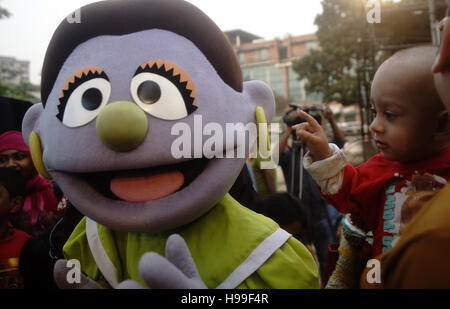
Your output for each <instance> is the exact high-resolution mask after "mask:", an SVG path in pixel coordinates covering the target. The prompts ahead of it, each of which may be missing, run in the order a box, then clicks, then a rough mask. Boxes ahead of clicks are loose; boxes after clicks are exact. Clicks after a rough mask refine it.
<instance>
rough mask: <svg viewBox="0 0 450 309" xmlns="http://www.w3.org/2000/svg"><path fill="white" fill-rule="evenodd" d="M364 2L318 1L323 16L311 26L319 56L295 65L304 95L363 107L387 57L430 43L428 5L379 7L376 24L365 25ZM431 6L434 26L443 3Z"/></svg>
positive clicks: (424, 0)
mask: <svg viewBox="0 0 450 309" xmlns="http://www.w3.org/2000/svg"><path fill="white" fill-rule="evenodd" d="M366 2H367V0H322V7H323V12H322V14H319V15H317V17H316V20H315V23H316V25H317V26H318V31H317V36H318V39H319V42H320V50H316V51H312V52H310V53H309V54H308V55H307V56H305V57H303V58H301V59H300V60H298V61H296V62H295V63H294V70H295V71H296V72H297V73H298V74H299V76H300V77H301V78H302V79H303V78H305V79H306V80H307V83H306V86H305V87H306V91H307V92H308V93H320V94H322V96H323V101H325V102H330V101H338V102H340V103H342V104H344V105H349V104H355V103H358V104H362V103H364V102H367V101H368V94H369V92H370V82H371V80H372V78H373V75H374V73H375V70H376V68H377V67H378V65H379V64H380V63H381V62H382V61H383V60H384V59H386V57H387V56H389V55H390V54H392V53H393V52H394V51H395V50H397V49H399V48H401V47H406V46H408V45H414V44H419V43H421V44H423V43H426V42H428V43H429V42H431V32H430V22H429V17H428V0H409V1H405V0H403V1H402V2H399V3H394V2H393V1H390V0H389V1H385V2H382V3H383V5H382V9H381V24H369V23H368V22H367V19H366V16H367V12H366V8H365V4H366ZM435 2H436V17H437V19H438V20H439V19H440V18H442V17H443V15H444V12H445V0H436V1H435ZM405 4H408V5H409V6H408V8H407V9H405ZM411 8H412V9H411ZM419 11H421V13H420V14H419V13H418V12H419ZM362 105H364V104H362Z"/></svg>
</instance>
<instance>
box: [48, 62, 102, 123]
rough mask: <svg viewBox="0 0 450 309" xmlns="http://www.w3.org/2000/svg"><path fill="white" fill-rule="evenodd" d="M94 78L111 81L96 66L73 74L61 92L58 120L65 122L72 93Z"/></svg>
mask: <svg viewBox="0 0 450 309" xmlns="http://www.w3.org/2000/svg"><path fill="white" fill-rule="evenodd" d="M94 78H103V79H106V80H107V81H109V78H108V76H107V75H106V73H105V71H103V69H101V68H100V67H96V66H90V67H85V68H82V69H80V70H78V71H76V72H74V73H72V75H71V76H70V77H69V78H68V79H67V80H66V82H65V83H64V86H63V88H62V90H61V94H60V97H59V104H57V105H58V111H59V112H58V114H57V115H56V118H58V119H59V120H60V121H61V122H62V121H63V118H64V111H65V109H66V104H67V101H68V100H69V98H70V95H71V94H72V92H73V91H74V90H75V89H77V88H78V86H80V85H81V84H83V83H85V82H87V81H89V80H91V79H94Z"/></svg>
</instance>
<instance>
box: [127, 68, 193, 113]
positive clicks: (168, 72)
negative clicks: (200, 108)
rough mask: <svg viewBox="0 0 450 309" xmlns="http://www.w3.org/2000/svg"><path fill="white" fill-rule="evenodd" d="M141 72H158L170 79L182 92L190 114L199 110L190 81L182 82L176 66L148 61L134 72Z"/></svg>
mask: <svg viewBox="0 0 450 309" xmlns="http://www.w3.org/2000/svg"><path fill="white" fill-rule="evenodd" d="M140 73H153V74H158V75H160V76H162V77H164V78H166V79H168V80H169V81H170V82H171V83H172V84H173V85H175V86H176V87H177V89H178V90H179V91H180V94H181V96H182V97H183V100H184V104H185V105H186V110H187V113H188V115H189V114H191V113H193V112H195V111H196V110H197V106H195V97H192V90H190V89H188V88H187V86H188V82H187V81H183V82H182V81H181V74H177V73H176V72H175V71H174V68H170V69H167V68H166V65H165V64H162V65H161V66H160V67H159V68H158V65H157V63H156V62H153V63H146V64H144V65H142V66H139V67H138V69H137V70H136V72H135V73H134V76H136V75H138V74H140ZM134 76H133V77H134Z"/></svg>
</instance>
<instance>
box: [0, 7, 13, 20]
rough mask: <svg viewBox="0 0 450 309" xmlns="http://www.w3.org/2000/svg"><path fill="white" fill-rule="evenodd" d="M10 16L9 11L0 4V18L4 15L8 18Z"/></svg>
mask: <svg viewBox="0 0 450 309" xmlns="http://www.w3.org/2000/svg"><path fill="white" fill-rule="evenodd" d="M10 16H11V13H10V12H9V11H8V10H7V9H5V8H3V7H1V6H0V19H2V18H5V17H6V18H8V17H10Z"/></svg>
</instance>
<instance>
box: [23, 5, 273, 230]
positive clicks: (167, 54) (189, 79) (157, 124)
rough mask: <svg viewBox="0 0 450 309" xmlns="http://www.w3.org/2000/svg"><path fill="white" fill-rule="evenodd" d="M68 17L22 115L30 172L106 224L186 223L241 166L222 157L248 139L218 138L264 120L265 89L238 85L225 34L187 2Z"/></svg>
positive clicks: (268, 105) (98, 9)
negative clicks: (259, 115)
mask: <svg viewBox="0 0 450 309" xmlns="http://www.w3.org/2000/svg"><path fill="white" fill-rule="evenodd" d="M79 13H80V20H79V23H70V22H68V21H67V20H63V22H61V24H60V25H59V27H58V28H57V30H56V32H55V33H54V35H53V38H52V40H51V42H50V45H49V47H48V50H47V53H46V56H45V60H44V66H43V69H42V82H41V97H42V103H41V104H37V105H35V106H33V107H32V108H31V109H30V110H29V111H28V113H27V115H26V117H25V119H24V123H23V134H24V137H25V139H26V140H28V141H29V146H30V148H31V151H32V157H33V160H34V162H35V164H36V166H37V168H38V170H39V171H40V173H41V174H43V175H45V176H46V177H48V178H52V179H53V180H54V181H55V182H56V183H57V184H58V185H59V186H60V187H61V189H62V190H63V191H64V193H65V194H66V196H67V197H68V198H69V199H70V200H71V202H72V204H74V205H75V207H76V208H77V209H78V210H80V211H81V212H82V213H83V214H85V215H86V216H88V217H89V218H91V219H93V220H95V221H97V222H98V223H101V224H103V225H105V226H107V227H109V228H111V229H114V230H118V231H130V232H158V231H165V230H170V229H174V228H176V227H179V226H181V225H184V224H187V223H190V222H192V221H193V220H195V219H197V218H199V217H200V216H202V215H203V214H205V213H206V212H207V211H208V210H210V209H211V208H212V207H214V205H215V204H216V203H217V202H218V201H219V200H220V199H221V198H222V197H223V196H224V195H225V194H226V193H227V192H228V190H229V189H230V187H231V186H232V184H233V183H234V181H235V179H236V177H237V176H238V174H239V172H240V171H241V169H242V167H243V165H244V158H242V157H235V158H224V153H225V152H230V151H234V150H235V149H237V148H239V147H243V146H245V147H246V149H248V148H249V147H247V146H249V145H250V144H252V143H253V142H254V141H252V140H251V139H248V140H246V142H245V143H246V145H240V144H239V142H238V141H237V140H236V139H234V138H233V139H230V138H229V137H230V136H229V135H230V134H233V137H234V132H231V133H229V132H227V126H228V124H237V123H241V124H249V123H254V122H255V110H258V109H259V110H261V108H262V109H264V110H265V112H266V115H267V118H268V119H271V117H272V115H273V113H274V107H275V103H274V98H273V94H272V92H271V90H270V89H269V88H268V87H267V86H266V85H265V84H263V83H261V82H257V81H251V82H245V83H243V81H242V75H241V71H240V68H239V64H238V62H237V60H236V57H235V55H234V53H233V50H232V47H231V45H230V44H229V42H228V40H227V39H226V37H225V35H224V34H223V33H222V32H221V30H220V29H219V28H218V27H217V25H215V24H214V22H212V21H211V20H210V19H209V18H208V17H207V16H206V15H205V14H204V13H203V12H201V11H200V10H199V9H197V8H196V7H194V6H193V5H191V4H190V3H188V2H185V1H181V0H127V1H121V0H109V1H102V2H97V3H94V4H90V5H87V6H84V7H82V8H81V9H80V10H79ZM219 131H221V132H222V133H221V134H218V133H219ZM228 131H229V130H228ZM181 133H183V134H182V136H181ZM213 133H214V134H216V135H215V138H214V140H215V147H210V148H208V149H209V150H205V144H208V142H211V140H210V139H211V136H212V135H213ZM181 138H182V140H183V143H181V142H180V141H181ZM230 140H231V142H230ZM182 144H183V145H182ZM189 146H190V147H189ZM206 148H207V147H206ZM180 149H181V150H180ZM180 152H181V153H183V154H184V155H181V156H180V155H179V154H180Z"/></svg>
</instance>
